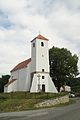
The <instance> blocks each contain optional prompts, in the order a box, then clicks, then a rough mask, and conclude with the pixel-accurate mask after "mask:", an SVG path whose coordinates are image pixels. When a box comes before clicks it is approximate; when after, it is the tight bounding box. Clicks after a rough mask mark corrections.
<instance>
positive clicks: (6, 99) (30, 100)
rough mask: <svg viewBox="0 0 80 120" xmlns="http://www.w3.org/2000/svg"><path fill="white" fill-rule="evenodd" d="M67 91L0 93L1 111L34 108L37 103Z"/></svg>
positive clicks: (62, 94)
mask: <svg viewBox="0 0 80 120" xmlns="http://www.w3.org/2000/svg"><path fill="white" fill-rule="evenodd" d="M65 94H66V93H58V94H53V93H29V92H14V93H0V112H12V111H22V110H29V109H34V105H35V104H36V103H39V102H42V101H44V100H45V99H52V98H56V97H60V96H64V95H65Z"/></svg>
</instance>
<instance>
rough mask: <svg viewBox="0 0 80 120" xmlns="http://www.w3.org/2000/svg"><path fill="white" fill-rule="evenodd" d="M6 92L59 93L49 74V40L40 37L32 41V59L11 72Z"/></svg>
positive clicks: (23, 62) (18, 65) (5, 87)
mask: <svg viewBox="0 0 80 120" xmlns="http://www.w3.org/2000/svg"><path fill="white" fill-rule="evenodd" d="M10 72H11V77H10V79H9V82H8V83H7V84H6V85H5V86H4V92H5V93H9V92H16V91H28V92H30V93H37V92H47V93H48V92H49V93H58V91H57V89H56V87H55V85H54V83H53V81H52V79H51V77H50V74H49V49H48V39H47V38H45V37H44V36H42V35H40V34H39V35H38V36H37V37H35V38H34V39H33V40H31V58H29V59H27V60H25V61H22V62H21V63H19V64H17V65H16V66H15V67H14V68H13V69H12V70H11V71H10Z"/></svg>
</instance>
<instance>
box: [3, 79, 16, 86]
mask: <svg viewBox="0 0 80 120" xmlns="http://www.w3.org/2000/svg"><path fill="white" fill-rule="evenodd" d="M15 80H17V79H12V80H11V81H9V82H8V83H7V84H6V85H5V87H8V86H9V85H10V84H11V83H13V82H14V81H15Z"/></svg>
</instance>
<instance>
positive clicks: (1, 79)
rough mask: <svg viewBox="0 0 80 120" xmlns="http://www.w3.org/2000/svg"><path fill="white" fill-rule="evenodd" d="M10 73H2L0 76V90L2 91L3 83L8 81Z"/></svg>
mask: <svg viewBox="0 0 80 120" xmlns="http://www.w3.org/2000/svg"><path fill="white" fill-rule="evenodd" d="M9 78H10V75H2V78H0V92H4V85H5V84H7V83H8V81H9Z"/></svg>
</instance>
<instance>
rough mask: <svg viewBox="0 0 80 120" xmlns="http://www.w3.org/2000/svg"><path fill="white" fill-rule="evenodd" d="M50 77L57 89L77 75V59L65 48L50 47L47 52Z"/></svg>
mask: <svg viewBox="0 0 80 120" xmlns="http://www.w3.org/2000/svg"><path fill="white" fill-rule="evenodd" d="M49 61H50V75H51V77H52V79H53V81H54V83H55V85H56V86H57V87H58V91H59V90H60V87H61V86H63V85H64V84H65V83H66V81H67V80H70V79H71V78H74V77H75V76H77V75H78V67H77V63H78V57H77V55H72V54H71V52H70V51H69V50H67V49H65V48H61V49H60V48H57V47H52V48H51V49H50V50H49Z"/></svg>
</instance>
